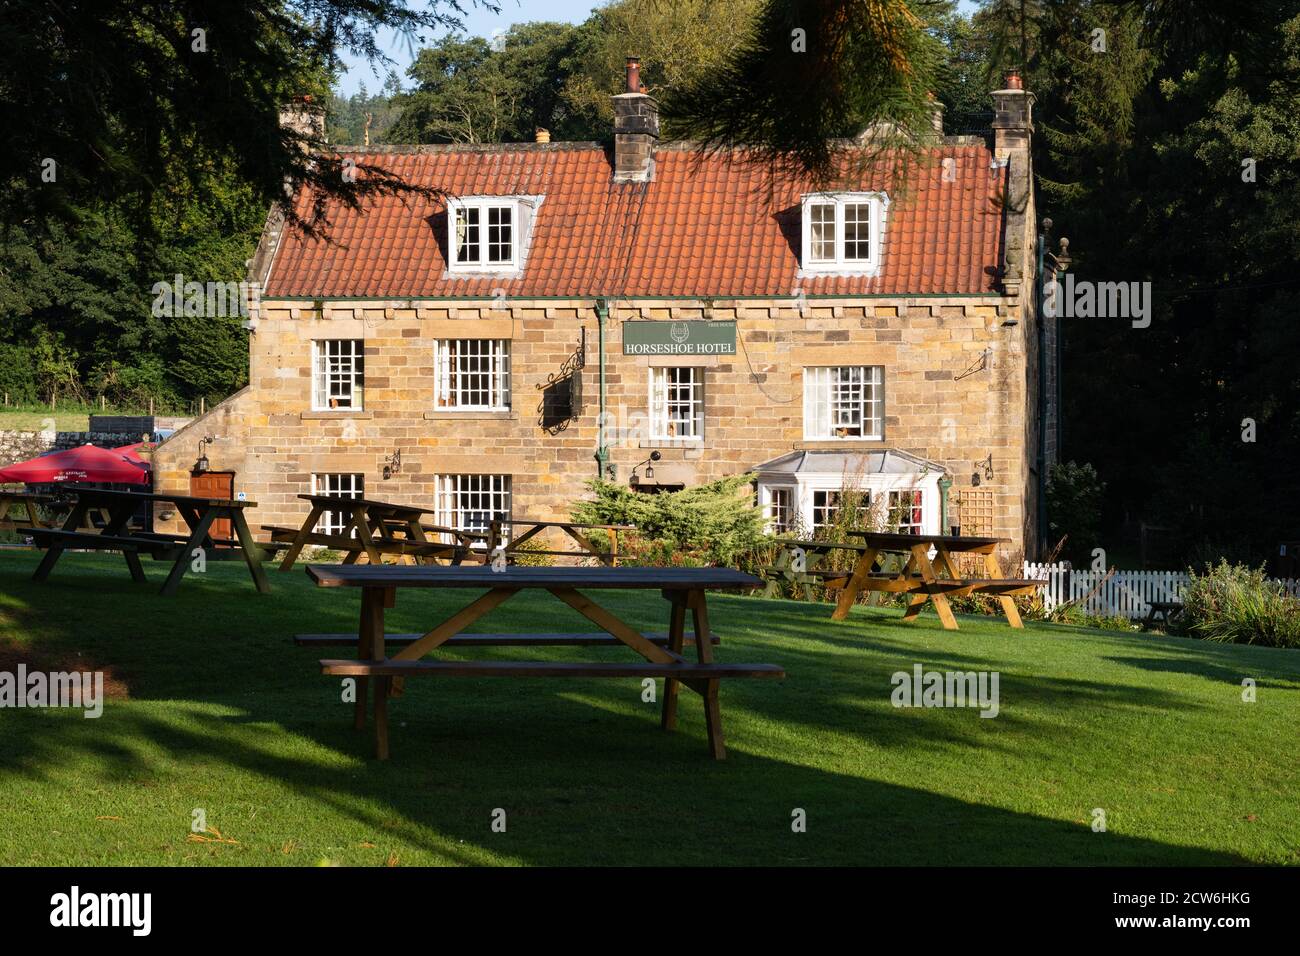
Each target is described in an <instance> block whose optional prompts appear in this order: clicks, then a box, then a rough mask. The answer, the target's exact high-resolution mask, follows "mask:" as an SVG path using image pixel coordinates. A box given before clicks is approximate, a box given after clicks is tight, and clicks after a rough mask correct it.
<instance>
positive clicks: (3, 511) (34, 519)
mask: <svg viewBox="0 0 1300 956" xmlns="http://www.w3.org/2000/svg"><path fill="white" fill-rule="evenodd" d="M53 500H54V496H53V495H40V494H34V493H33V492H29V491H10V490H7V489H5V488H0V531H29V530H31V529H32V528H44V527H45V526H46V525H45V522H44V521H42V520H41V518H40V515H39V514H37V512H36V506H37V505H48V504H49V503H50V502H52V501H53ZM15 505H19V506H21V507H22V508H23V510H25V511H26V512H27V520H26V521H23V520H22V519H21V518H19V519H17V520H15V519H14V517H13V515H12V514H11V513H10V509H11V508H13V507H14V506H15Z"/></svg>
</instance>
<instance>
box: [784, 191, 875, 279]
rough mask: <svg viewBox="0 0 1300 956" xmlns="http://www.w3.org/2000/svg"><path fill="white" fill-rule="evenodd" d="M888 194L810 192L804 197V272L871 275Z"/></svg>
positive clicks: (873, 270)
mask: <svg viewBox="0 0 1300 956" xmlns="http://www.w3.org/2000/svg"><path fill="white" fill-rule="evenodd" d="M888 209H889V197H888V196H886V195H885V194H884V193H812V194H810V195H807V196H804V197H803V271H804V272H806V273H814V274H817V273H830V274H834V273H842V274H846V275H859V274H866V275H874V274H875V273H876V272H878V271H879V270H880V248H881V242H882V240H883V238H884V235H885V215H886V213H887V212H888Z"/></svg>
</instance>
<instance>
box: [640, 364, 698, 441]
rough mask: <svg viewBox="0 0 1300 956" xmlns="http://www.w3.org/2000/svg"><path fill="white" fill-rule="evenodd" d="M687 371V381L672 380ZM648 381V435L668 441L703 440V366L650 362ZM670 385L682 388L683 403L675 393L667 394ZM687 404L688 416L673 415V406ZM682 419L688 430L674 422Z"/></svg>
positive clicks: (677, 407)
mask: <svg viewBox="0 0 1300 956" xmlns="http://www.w3.org/2000/svg"><path fill="white" fill-rule="evenodd" d="M683 372H685V373H689V377H690V381H689V382H687V383H682V382H680V381H678V382H675V383H671V382H670V381H669V379H670V378H671V377H672V376H673V375H680V374H681V373H683ZM649 382H650V437H651V439H653V440H654V441H667V442H683V443H690V442H702V441H704V401H705V394H704V368H703V366H699V365H662V366H651V368H650V369H649ZM670 387H675V388H676V389H678V391H679V392H680V390H682V389H685V390H686V391H687V393H688V398H687V400H686V402H685V403H683V402H682V401H681V399H680V396H678V397H673V398H670V397H669V389H670ZM681 408H689V409H690V414H689V417H688V418H684V419H683V418H673V417H672V415H671V412H672V411H673V410H674V409H681ZM679 422H685V423H687V425H688V426H689V429H690V433H689V434H681V433H680V432H679V431H678V430H677V429H676V428H675V427H674V426H675V424H676V423H679Z"/></svg>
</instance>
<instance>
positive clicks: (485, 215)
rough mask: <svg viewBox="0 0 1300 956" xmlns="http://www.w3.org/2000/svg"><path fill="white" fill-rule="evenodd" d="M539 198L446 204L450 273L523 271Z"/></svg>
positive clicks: (469, 199) (481, 198) (481, 199)
mask: <svg viewBox="0 0 1300 956" xmlns="http://www.w3.org/2000/svg"><path fill="white" fill-rule="evenodd" d="M540 204H541V197H540V196H524V197H514V196H471V197H466V198H457V199H450V200H448V202H447V229H448V232H449V235H448V237H447V249H448V256H447V258H448V268H449V271H451V272H488V273H511V272H519V271H520V270H522V269H523V263H524V257H525V254H526V252H527V244H528V239H529V234H530V232H531V229H532V219H533V215H534V213H535V212H536V210H537V207H538V206H539V205H540Z"/></svg>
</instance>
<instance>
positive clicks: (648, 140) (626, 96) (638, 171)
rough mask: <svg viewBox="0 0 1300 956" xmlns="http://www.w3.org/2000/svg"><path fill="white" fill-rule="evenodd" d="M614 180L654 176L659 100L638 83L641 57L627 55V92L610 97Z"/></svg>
mask: <svg viewBox="0 0 1300 956" xmlns="http://www.w3.org/2000/svg"><path fill="white" fill-rule="evenodd" d="M613 99H614V182H616V183H644V182H649V181H650V180H652V179H654V171H655V143H656V142H657V141H658V139H659V104H658V103H656V102H655V101H654V99H653V97H651V96H650V95H649V94H647V93H646V92H645V86H644V85H643V84H642V83H641V61H640V60H639V59H638V58H637V57H634V56H630V57H628V58H627V92H626V93H619V94H616V95H615V96H614V97H613Z"/></svg>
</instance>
